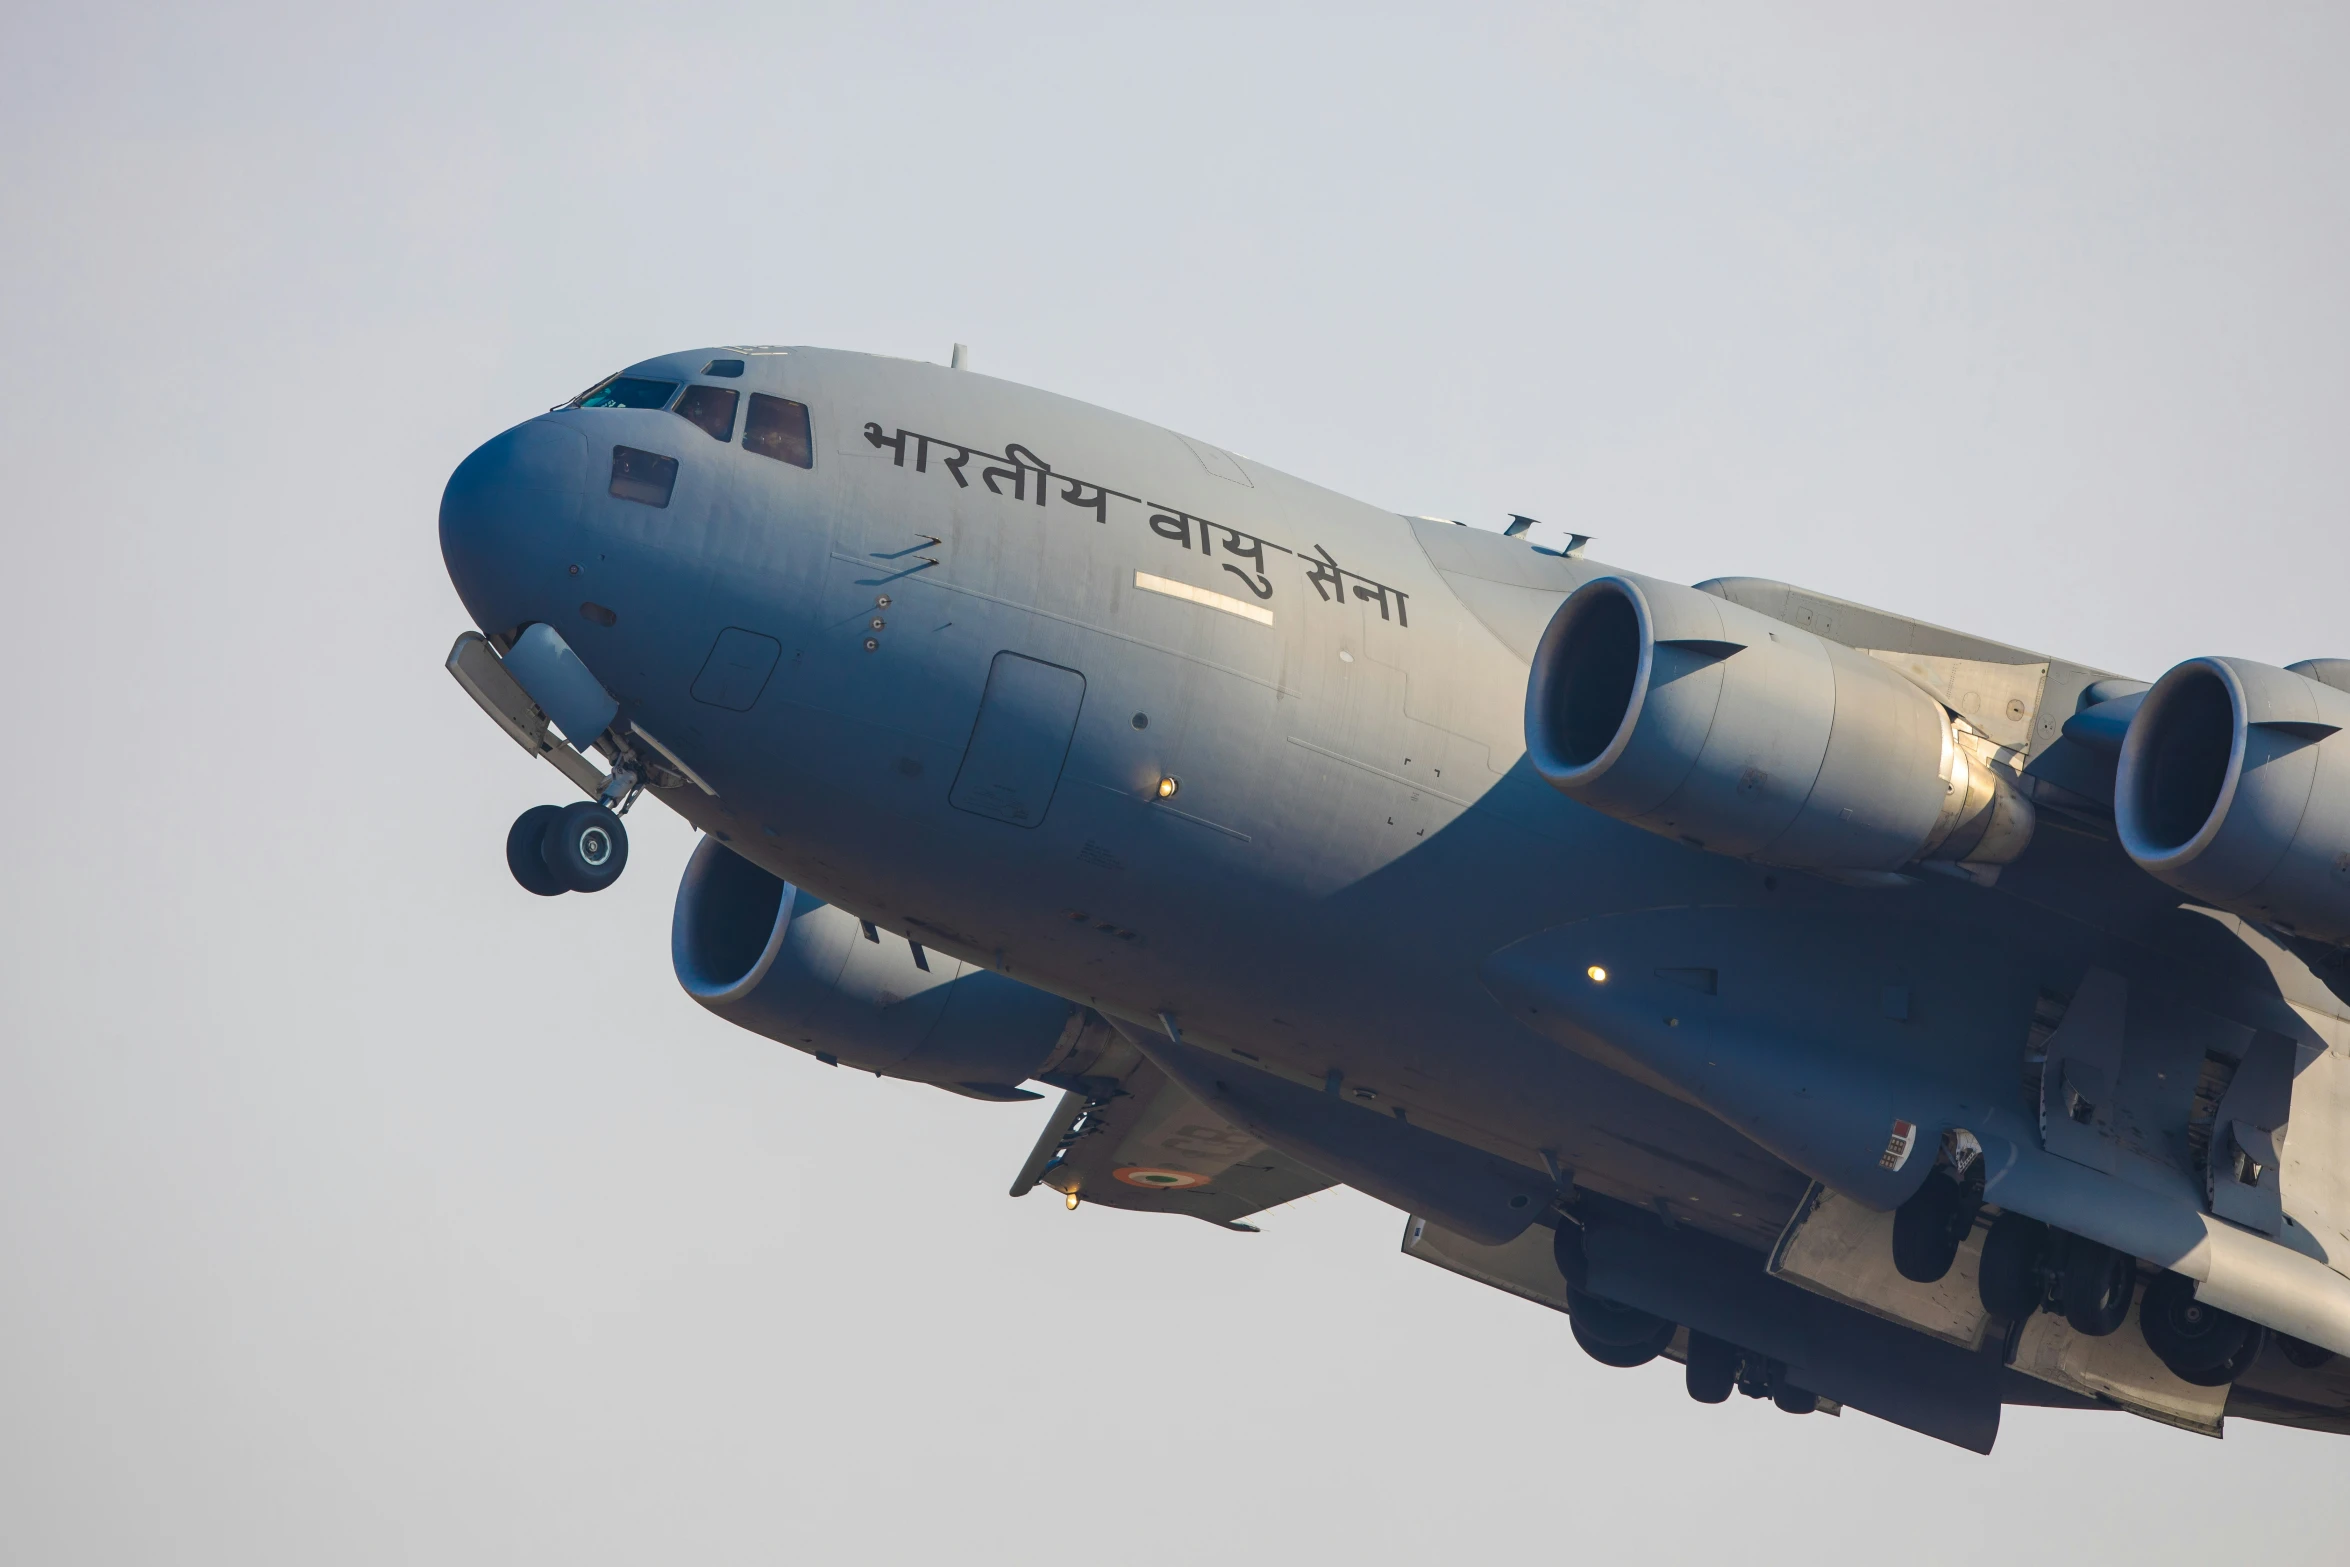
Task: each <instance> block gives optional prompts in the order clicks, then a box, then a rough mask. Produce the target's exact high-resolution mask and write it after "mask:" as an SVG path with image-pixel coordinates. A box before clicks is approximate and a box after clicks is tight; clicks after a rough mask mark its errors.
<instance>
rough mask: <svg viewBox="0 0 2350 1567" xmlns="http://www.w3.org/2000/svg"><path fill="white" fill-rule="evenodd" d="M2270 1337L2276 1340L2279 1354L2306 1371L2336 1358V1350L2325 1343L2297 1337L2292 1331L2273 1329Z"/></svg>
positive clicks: (2313, 1369)
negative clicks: (2275, 1330)
mask: <svg viewBox="0 0 2350 1567" xmlns="http://www.w3.org/2000/svg"><path fill="white" fill-rule="evenodd" d="M2269 1337H2270V1338H2272V1339H2274V1340H2275V1341H2276V1346H2277V1353H2278V1354H2280V1355H2282V1356H2284V1357H2285V1359H2286V1360H2288V1361H2290V1362H2291V1363H2292V1364H2294V1365H2296V1366H2299V1367H2300V1368H2301V1369H2302V1370H2304V1371H2315V1370H2316V1369H2317V1368H2318V1367H2320V1366H2322V1365H2324V1364H2325V1363H2326V1362H2327V1361H2329V1360H2331V1359H2333V1358H2334V1352H2333V1351H2332V1350H2330V1349H2328V1348H2326V1347H2325V1346H2324V1345H2323V1344H2312V1343H2310V1342H2309V1340H2307V1339H2305V1338H2295V1337H2294V1336H2293V1335H2292V1334H2290V1333H2277V1332H2273V1331H2272V1332H2271V1333H2270V1334H2269Z"/></svg>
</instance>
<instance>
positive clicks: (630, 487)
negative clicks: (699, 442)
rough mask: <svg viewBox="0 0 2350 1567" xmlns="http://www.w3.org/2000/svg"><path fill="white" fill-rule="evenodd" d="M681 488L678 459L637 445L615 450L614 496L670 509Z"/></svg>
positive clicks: (619, 447) (613, 449) (613, 463)
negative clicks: (673, 496)
mask: <svg viewBox="0 0 2350 1567" xmlns="http://www.w3.org/2000/svg"><path fill="white" fill-rule="evenodd" d="M676 488H677V459H676V458H674V457H664V456H662V455H661V454H660V453H659V452H640V451H638V450H637V449H636V448H635V447H633V446H615V447H613V448H612V493H613V494H614V495H616V496H618V497H619V498H620V499H622V500H624V501H641V502H643V503H644V504H645V505H647V506H666V505H668V504H669V495H670V492H671V491H672V490H675V489H676Z"/></svg>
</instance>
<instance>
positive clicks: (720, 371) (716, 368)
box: [702, 359, 743, 376]
mask: <svg viewBox="0 0 2350 1567" xmlns="http://www.w3.org/2000/svg"><path fill="white" fill-rule="evenodd" d="M742 373H743V362H742V361H741V360H739V359H713V360H711V361H710V362H709V363H708V364H706V365H704V366H702V374H704V375H725V376H736V375H741V374H742Z"/></svg>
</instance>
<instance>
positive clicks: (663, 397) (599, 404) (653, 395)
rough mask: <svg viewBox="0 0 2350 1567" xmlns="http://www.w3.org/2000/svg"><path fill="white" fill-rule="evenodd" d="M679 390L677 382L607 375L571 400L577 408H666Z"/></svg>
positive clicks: (634, 376) (635, 376)
mask: <svg viewBox="0 0 2350 1567" xmlns="http://www.w3.org/2000/svg"><path fill="white" fill-rule="evenodd" d="M676 391H677V383H676V382H675V381H655V380H651V379H649V378H647V377H645V376H641V375H614V376H606V377H605V378H604V379H603V380H601V381H598V382H597V383H596V384H595V385H594V386H592V387H589V388H588V389H587V390H586V391H584V392H582V393H580V394H579V395H578V396H577V397H575V398H573V399H572V400H571V406H572V407H574V408H666V407H668V406H669V399H670V398H671V396H673V395H674V394H675V393H676Z"/></svg>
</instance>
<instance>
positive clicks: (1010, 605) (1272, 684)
mask: <svg viewBox="0 0 2350 1567" xmlns="http://www.w3.org/2000/svg"><path fill="white" fill-rule="evenodd" d="M832 558H833V559H834V560H839V561H846V562H848V563H849V564H850V565H852V566H861V565H864V564H865V557H864V556H862V555H851V554H848V553H846V552H845V551H842V550H834V551H833V552H832ZM923 580H924V582H925V583H926V584H927V585H928V586H930V587H933V588H938V589H941V590H943V591H945V592H948V593H960V594H962V595H963V596H964V597H965V598H975V599H980V600H982V601H984V602H986V603H989V604H1001V605H1002V606H1003V607H1004V608H1006V609H1015V610H1018V611H1020V612H1021V613H1022V614H1025V615H1036V616H1039V617H1041V618H1043V619H1045V620H1057V621H1059V622H1060V623H1061V624H1062V625H1064V626H1075V627H1076V628H1077V629H1078V630H1080V631H1091V632H1094V633H1096V634H1098V635H1101V636H1105V637H1116V638H1117V639H1118V640H1119V641H1121V642H1129V643H1132V644H1133V645H1134V646H1136V647H1142V648H1149V649H1150V650H1151V651H1152V652H1154V653H1164V654H1166V655H1167V656H1168V657H1169V658H1180V659H1182V660H1184V661H1185V662H1186V663H1192V664H1197V665H1199V666H1200V668H1202V669H1212V670H1214V671H1215V672H1216V673H1218V674H1220V675H1230V676H1232V677H1233V678H1234V679H1236V680H1245V681H1247V682H1248V683H1249V684H1250V685H1252V686H1262V687H1264V688H1265V689H1266V690H1268V691H1270V692H1272V693H1273V694H1274V695H1275V696H1285V697H1289V698H1292V699H1295V698H1296V697H1297V695H1298V693H1297V692H1295V691H1292V690H1289V689H1288V688H1287V687H1285V686H1283V685H1282V684H1281V683H1280V682H1278V681H1274V680H1267V679H1266V678H1265V677H1264V676H1262V675H1252V674H1250V673H1249V672H1248V671H1247V670H1245V669H1234V668H1233V667H1232V666H1231V665H1229V664H1219V663H1216V662H1215V661H1213V660H1212V659H1205V658H1202V657H1200V656H1199V655H1198V654H1197V653H1186V652H1184V651H1183V650H1182V649H1181V648H1172V647H1167V646H1165V645H1164V644H1161V643H1157V642H1151V641H1146V640H1145V639H1143V638H1141V637H1138V636H1136V635H1134V633H1132V632H1131V631H1119V630H1117V629H1115V628H1114V627H1110V626H1103V625H1096V624H1095V623H1094V622H1092V621H1090V620H1079V619H1078V618H1077V617H1076V616H1074V615H1062V614H1058V613H1056V612H1054V611H1052V610H1049V609H1040V608H1038V607H1037V606H1036V605H1034V604H1029V603H1025V602H1023V601H1021V600H1019V599H1010V598H1005V597H1003V596H1002V595H1000V594H995V593H983V592H981V591H980V590H979V589H977V588H974V587H966V586H965V585H964V584H962V583H959V582H950V581H948V580H946V579H945V578H943V577H937V578H925V579H923Z"/></svg>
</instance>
